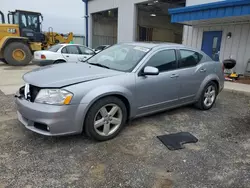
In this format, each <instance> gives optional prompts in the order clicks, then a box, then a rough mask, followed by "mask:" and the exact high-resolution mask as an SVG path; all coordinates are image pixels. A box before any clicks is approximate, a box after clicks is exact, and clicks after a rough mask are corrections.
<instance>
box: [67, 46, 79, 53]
mask: <svg viewBox="0 0 250 188" xmlns="http://www.w3.org/2000/svg"><path fill="white" fill-rule="evenodd" d="M66 50H67V53H68V54H80V53H79V51H78V48H77V47H76V46H66Z"/></svg>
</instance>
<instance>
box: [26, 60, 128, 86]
mask: <svg viewBox="0 0 250 188" xmlns="http://www.w3.org/2000/svg"><path fill="white" fill-rule="evenodd" d="M119 74H125V73H124V72H119V71H115V70H110V69H106V68H102V67H98V66H94V65H89V64H87V63H63V64H58V65H52V66H46V67H41V68H37V69H34V70H33V71H31V72H28V73H26V74H25V75H24V76H23V80H24V81H25V82H26V83H29V84H31V85H34V86H37V87H42V88H46V87H47V88H51V87H63V86H67V85H72V84H76V83H81V82H87V81H91V80H96V79H101V78H106V77H111V76H116V75H119Z"/></svg>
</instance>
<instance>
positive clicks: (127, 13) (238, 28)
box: [88, 0, 250, 74]
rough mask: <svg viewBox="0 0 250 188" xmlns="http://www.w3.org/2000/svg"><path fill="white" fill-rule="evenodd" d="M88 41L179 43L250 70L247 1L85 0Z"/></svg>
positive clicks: (238, 68)
mask: <svg viewBox="0 0 250 188" xmlns="http://www.w3.org/2000/svg"><path fill="white" fill-rule="evenodd" d="M88 4H89V21H90V23H89V26H90V27H89V33H90V35H89V43H90V45H92V46H93V47H95V46H97V45H100V44H114V43H116V42H129V41H164V42H176V43H183V44H185V45H189V46H192V47H195V48H198V49H201V50H203V51H205V52H206V53H207V54H208V55H209V56H210V57H212V58H213V59H214V60H224V59H229V58H233V59H235V60H236V61H237V65H236V67H235V71H236V72H237V73H241V74H250V1H249V0H224V1H223V0H152V1H146V0H126V1H125V0H105V1H104V0H89V3H88Z"/></svg>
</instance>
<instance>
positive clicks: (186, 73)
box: [177, 49, 207, 103]
mask: <svg viewBox="0 0 250 188" xmlns="http://www.w3.org/2000/svg"><path fill="white" fill-rule="evenodd" d="M178 54H179V55H178V58H179V61H178V62H179V64H178V73H177V74H178V75H179V82H180V92H179V100H180V102H181V103H188V102H192V101H193V100H194V98H195V96H196V93H197V92H198V90H199V88H200V85H201V83H202V81H203V80H204V79H205V78H206V76H207V68H206V66H207V65H206V64H205V63H202V61H203V55H202V54H200V53H198V52H195V51H192V50H186V49H180V50H179V53H178Z"/></svg>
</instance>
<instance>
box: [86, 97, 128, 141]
mask: <svg viewBox="0 0 250 188" xmlns="http://www.w3.org/2000/svg"><path fill="white" fill-rule="evenodd" d="M126 119H127V109H126V106H125V105H124V103H123V102H122V101H121V100H120V99H119V98H117V97H105V98H102V99H100V100H98V101H97V102H95V103H94V104H93V105H92V107H91V108H90V109H89V111H88V113H87V116H86V118H85V132H86V134H87V135H88V136H89V137H91V138H93V139H95V140H98V141H106V140H109V139H112V138H114V137H116V136H117V135H118V134H119V133H120V131H121V130H122V128H123V126H124V125H125V123H126Z"/></svg>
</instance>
